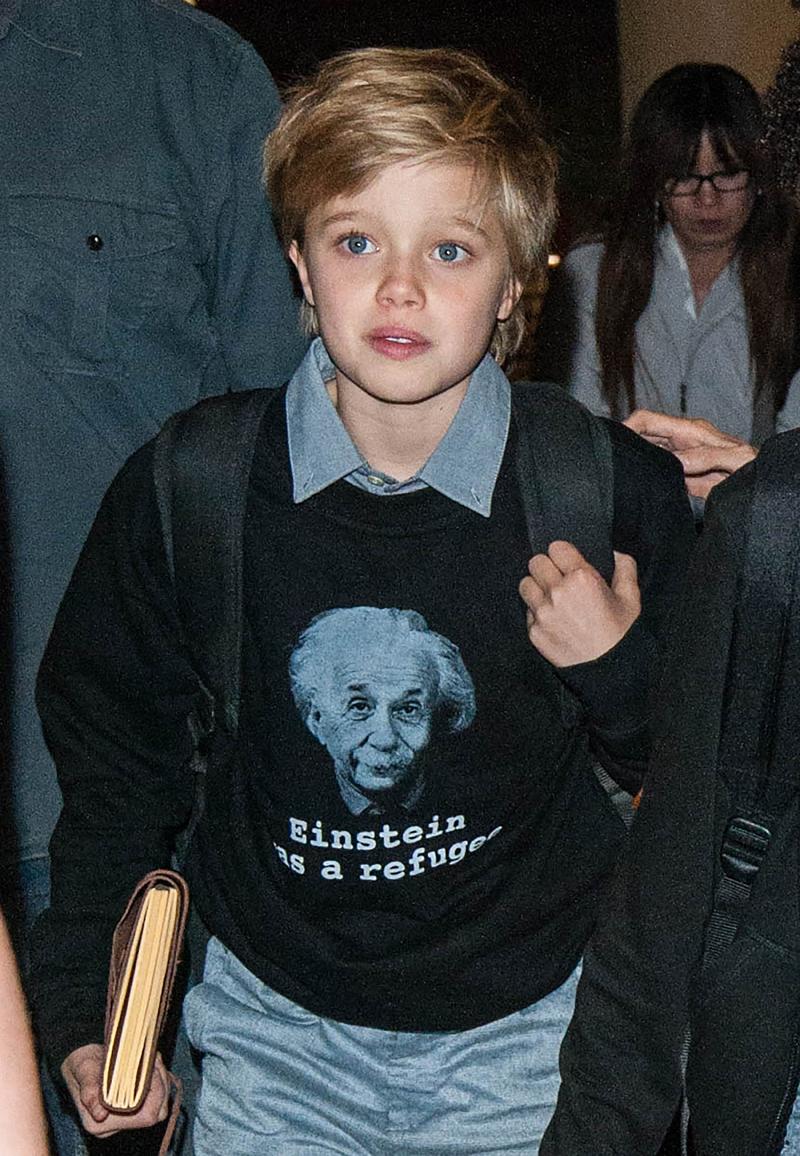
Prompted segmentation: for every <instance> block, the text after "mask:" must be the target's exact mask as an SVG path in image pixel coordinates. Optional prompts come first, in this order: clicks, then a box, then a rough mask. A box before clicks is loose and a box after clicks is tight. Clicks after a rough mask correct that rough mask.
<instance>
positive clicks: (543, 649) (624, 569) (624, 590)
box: [519, 542, 641, 667]
mask: <svg viewBox="0 0 800 1156" xmlns="http://www.w3.org/2000/svg"><path fill="white" fill-rule="evenodd" d="M614 563H615V565H614V576H613V578H612V579H611V585H610V586H609V585H608V583H607V582H606V581H605V580H604V579H603V578H602V577H601V576H600V574H598V572H597V571H596V570H595V568H594V566H590V565H589V563H588V562H587V561H586V559H585V558H584V556H583V554H581V552H580V551H579V550H577V549H576V548H575V546H573V545H572V544H571V543H570V542H552V543H551V545H550V549H549V550H548V551H547V553H546V554H536V555H535V556H534V557H533V558H531V560H530V562H529V563H528V572H529V577H527V578H523V579H522V581H521V582H520V585H519V592H520V596H521V597H522V600H523V602H524V603H525V605H526V606H527V608H528V613H527V623H528V637H529V638H530V640H531V642H532V643H533V645H534V646H535V647H536V649H537V650H538V651H539V653H540V654H541V655H542V656H543V657H544V658H546V659H547V661H548V662H552V664H553V666H557V667H558V666H575V665H576V664H577V663H579V662H591V661H592V659H595V658H599V657H600V655H601V654H605V653H606V651H607V650H611V648H612V647H613V646H616V645H617V643H618V642H619V640H620V639H621V638H622V636H623V635H624V634H625V633H626V632H627V631H628V630H629V628H630V627H631V625H632V624H633V623H634V622H635V621H636V619H637V618H638V617H639V613H640V611H641V597H640V594H639V583H638V581H637V578H636V562H635V561H634V559H633V558H632V557H631V556H630V554H619V553H617V551H616V550H615V551H614Z"/></svg>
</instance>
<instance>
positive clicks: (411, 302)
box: [377, 257, 425, 308]
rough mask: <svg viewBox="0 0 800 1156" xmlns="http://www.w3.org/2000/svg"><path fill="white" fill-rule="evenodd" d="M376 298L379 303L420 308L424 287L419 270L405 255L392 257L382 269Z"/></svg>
mask: <svg viewBox="0 0 800 1156" xmlns="http://www.w3.org/2000/svg"><path fill="white" fill-rule="evenodd" d="M377 298H378V301H379V302H380V304H381V305H389V306H394V307H396V308H400V307H411V308H420V307H421V306H422V305H424V304H425V289H424V287H423V284H422V277H421V274H420V270H419V269H418V268H417V266H416V264H415V262H414V261H412V260H411V259H410V258H407V257H392V258H390V259H389V262H388V264H387V266H386V268H385V270H384V274H383V277H382V278H381V282H380V285H379V286H378V292H377Z"/></svg>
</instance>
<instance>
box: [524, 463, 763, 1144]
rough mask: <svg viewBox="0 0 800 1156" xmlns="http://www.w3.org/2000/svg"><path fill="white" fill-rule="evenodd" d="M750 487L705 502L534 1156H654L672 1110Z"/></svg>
mask: <svg viewBox="0 0 800 1156" xmlns="http://www.w3.org/2000/svg"><path fill="white" fill-rule="evenodd" d="M747 484H748V483H747V482H744V483H742V482H738V481H737V487H736V489H735V490H734V492H733V493H732V495H731V496H732V498H733V500H732V501H726V503H725V509H724V512H723V511H722V510H720V511H719V513H717V512H716V509H715V505H714V503H713V502H712V503H711V504H710V511H709V518H708V521H707V525H706V529H705V531H704V534H703V536H702V538H701V540H700V543H699V544H698V547H697V550H696V553H695V555H694V558H693V560H692V565H691V567H690V570H689V574H688V579H687V587H686V593H685V597H684V601H683V605H682V607H681V610H680V613H679V615H678V617H677V621H676V628H675V632H674V637H673V641H672V645H671V648H670V655H669V659H668V662H667V665H666V670H665V676H664V683H663V713H662V711H660V712H659V722H658V724H657V728H656V729H657V739H656V744H655V750H654V755H653V761H652V764H651V767H650V770H649V773H648V777H647V781H646V784H645V789H644V795H643V798H642V803H641V806H640V809H639V813H638V817H637V819H636V822H635V823H634V825H633V830H632V833H631V836H630V839H629V841H628V845H627V848H626V851H625V853H624V855H623V858H622V860H621V862H620V864H619V866H618V869H617V874H616V876H615V879H614V884H613V888H612V891H611V894H610V897H609V900H608V902H607V904H606V905H605V907H604V909H603V910H602V912H601V914H600V918H599V922H598V926H597V929H596V931H595V934H594V936H593V938H592V940H591V942H590V944H589V947H588V949H587V951H586V955H585V958H584V967H583V975H582V978H581V982H580V985H579V988H578V996H577V1002H576V1008H575V1014H574V1017H573V1020H572V1023H571V1025H570V1027H569V1029H568V1031H567V1034H566V1036H565V1039H564V1043H563V1045H562V1050H561V1075H562V1086H561V1091H560V1093H559V1098H558V1104H557V1107H556V1112H555V1115H554V1117H553V1120H552V1122H551V1124H550V1127H549V1129H548V1131H547V1133H546V1135H545V1138H544V1140H543V1142H542V1146H541V1149H540V1151H541V1154H542V1156H632V1154H633V1153H635V1154H636V1156H646V1154H648V1153H649V1154H652V1156H655V1153H656V1152H657V1151H658V1149H659V1145H660V1142H661V1140H662V1138H663V1136H664V1134H665V1132H666V1130H667V1128H668V1126H669V1123H670V1121H671V1119H672V1116H673V1114H674V1111H675V1108H676V1106H677V1103H678V1099H679V1095H680V1087H681V1074H680V1055H681V1048H682V1045H683V1041H684V1037H685V1032H686V1028H687V1025H688V1019H689V1010H688V1009H689V993H690V984H691V982H692V978H693V975H694V974H695V971H696V968H697V966H698V963H699V960H700V956H701V951H702V939H703V926H704V923H705V920H706V918H707V914H708V911H709V909H710V905H711V901H712V895H713V868H714V854H713V847H714V845H715V843H714V840H715V831H714V813H715V806H714V802H715V791H716V790H717V783H716V774H715V771H716V736H717V733H718V725H717V720H718V718H719V716H720V712H721V699H722V693H723V691H722V688H723V686H724V682H725V671H726V666H727V653H728V645H729V639H730V633H731V629H732V620H733V612H734V605H735V597H736V586H737V579H738V570H739V563H740V558H741V551H742V545H741V542H742V536H743V529H744V524H745V520H746V503H745V502H743V501H742V496H743V495H744V492H745V487H746V485H747ZM730 485H731V483H728V486H730Z"/></svg>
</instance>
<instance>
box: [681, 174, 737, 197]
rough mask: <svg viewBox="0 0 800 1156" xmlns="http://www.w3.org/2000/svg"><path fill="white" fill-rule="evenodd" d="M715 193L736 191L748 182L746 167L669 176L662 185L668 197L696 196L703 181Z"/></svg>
mask: <svg viewBox="0 0 800 1156" xmlns="http://www.w3.org/2000/svg"><path fill="white" fill-rule="evenodd" d="M706 181H708V183H709V184H710V185H711V188H712V189H713V190H714V191H715V192H717V193H738V192H741V190H742V189H746V188H747V186H748V185H749V184H750V173H749V172H748V171H747V169H734V170H733V171H731V170H730V169H722V170H721V171H720V172H718V173H687V174H686V176H685V177H671V178H670V180H668V181H667V183H666V185H665V186H664V188H665V190H666V193H667V196H669V197H696V196H697V194H698V193H699V192H700V190H701V189H702V187H703V185H704V184H705V182H706Z"/></svg>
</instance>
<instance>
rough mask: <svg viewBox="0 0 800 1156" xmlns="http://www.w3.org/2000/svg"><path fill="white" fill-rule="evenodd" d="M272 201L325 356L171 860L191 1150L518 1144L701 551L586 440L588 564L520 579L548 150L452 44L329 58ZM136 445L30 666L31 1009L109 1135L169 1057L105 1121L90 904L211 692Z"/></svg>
mask: <svg viewBox="0 0 800 1156" xmlns="http://www.w3.org/2000/svg"><path fill="white" fill-rule="evenodd" d="M268 184H269V190H270V194H271V196H272V198H273V201H272V203H273V205H274V206H275V209H276V213H277V217H278V221H279V226H280V229H281V232H282V235H283V238H284V240H285V243H286V246H287V249H288V252H289V255H290V257H291V259H292V261H293V262H294V265H295V267H296V269H297V272H298V275H299V278H300V282H301V283H302V287H303V293H304V296H305V305H304V307H303V308H304V312H305V314H306V317H307V320H308V321H309V323H310V325H311V326H312V328H313V329H314V330H315V331H318V332H319V334H320V339H319V340H318V341H316V342H315V343H314V344H313V346H312V348H311V350H310V352H309V354H308V355H307V357H306V358H305V360H304V361H303V363H302V364H301V366H300V368H299V369H298V371H297V373H296V374H295V376H294V377H293V378H292V380H291V381H290V383H289V384H288V387H286V388H285V390H284V391H283V392H282V394H281V395H279V397H278V400H277V403H276V404H274V405H272V406H271V407H270V408H269V409H268V411H267V413H266V416H265V418H264V421H263V425H262V427H261V430H260V434H259V441H258V443H257V446H256V450H255V458H254V461H253V466H252V470H251V473H250V476H249V490H248V500H247V516H246V524H245V535H244V561H243V570H244V578H243V587H244V589H243V606H244V622H245V626H244V631H243V644H242V662H241V687H242V696H241V710H240V720H239V729H238V738H237V740H236V743H235V745H234V746H233V749H232V750H231V751H230V752H229V754H228V755H227V756H226V757H225V758H224V759H219V760H217V762H216V763H215V765H214V766H213V769H212V771H211V773H210V775H209V781H208V784H207V788H206V805H205V810H204V813H203V815H202V818H201V819H200V823H199V826H198V829H197V833H196V837H195V839H194V841H193V843H192V847H191V850H190V853H189V856H188V862H187V867H186V871H187V875H188V877H189V880H190V884H191V886H192V889H193V896H194V900H195V904H196V908H197V910H198V912H199V914H200V916H201V917H202V920H203V922H204V923H205V924H206V926H207V928H208V930H209V932H210V934H211V940H210V944H209V948H208V953H207V960H206V968H205V977H204V981H203V982H202V983H201V984H199V985H198V986H197V987H195V988H194V989H193V990H192V991H191V992H190V994H189V996H188V997H187V999H186V1002H185V1005H184V1011H185V1019H186V1025H187V1029H188V1034H189V1038H190V1040H191V1042H192V1044H193V1045H194V1047H195V1048H196V1049H197V1050H198V1051H199V1052H200V1053H202V1054H203V1057H204V1059H203V1085H202V1091H201V1094H200V1099H199V1104H198V1111H197V1120H196V1126H195V1134H194V1147H195V1152H196V1153H198V1154H199V1156H206V1154H208V1156H211V1154H214V1156H218V1154H219V1153H220V1152H223V1151H230V1152H232V1153H236V1156H247V1154H249V1153H252V1154H256V1153H258V1154H259V1156H260V1154H261V1153H263V1152H265V1151H275V1152H280V1153H281V1154H282V1156H301V1154H302V1156H307V1154H308V1153H311V1152H320V1153H322V1152H329V1153H333V1152H337V1153H348V1154H351V1153H352V1154H354V1153H361V1154H366V1153H377V1152H381V1153H396V1154H398V1156H399V1154H400V1153H402V1154H404V1156H406V1154H409V1153H429V1154H433V1153H436V1156H443V1154H445V1153H458V1154H459V1156H463V1154H465V1153H476V1154H477V1153H480V1154H482V1156H488V1154H490V1153H494V1152H531V1151H533V1150H535V1148H536V1146H537V1144H538V1141H539V1137H540V1136H541V1134H542V1132H543V1129H544V1127H545V1125H546V1122H547V1119H548V1117H549V1115H550V1112H551V1110H552V1107H553V1104H554V1102H555V1097H556V1093H557V1087H558V1072H557V1052H558V1046H559V1042H560V1039H561V1036H562V1033H563V1031H564V1029H565V1027H566V1024H567V1021H568V1019H569V1016H570V1013H571V1009H572V1000H573V992H574V987H575V983H576V969H577V967H578V963H579V959H580V956H581V952H582V950H583V945H584V943H585V942H586V940H587V938H588V936H589V932H590V930H591V926H592V923H593V920H594V912H595V908H596V904H597V899H598V895H599V892H600V890H601V887H602V885H603V882H604V880H605V878H606V876H607V874H608V871H609V869H610V866H611V864H612V862H613V860H614V857H615V854H616V851H617V849H618V846H619V842H620V838H621V835H622V823H621V822H620V820H619V818H618V816H617V815H616V813H615V812H614V810H613V808H612V806H611V805H610V803H609V801H608V798H607V796H606V794H605V793H604V791H603V790H602V788H601V787H600V786H599V784H598V781H597V778H596V777H595V774H594V772H593V763H594V761H595V759H600V760H602V761H603V763H604V765H605V766H606V767H607V768H610V769H611V770H613V772H614V773H615V774H616V775H617V777H618V778H620V779H621V780H622V781H623V782H624V783H625V784H626V785H627V786H629V787H630V788H632V789H635V788H636V786H637V784H638V778H639V773H640V770H641V766H642V763H643V759H644V757H645V754H646V746H647V743H646V732H647V722H648V710H647V697H648V688H649V684H650V681H651V678H652V675H653V671H654V667H655V666H656V665H657V663H658V654H659V641H660V637H661V635H662V633H663V631H664V627H665V619H666V616H667V613H668V609H669V606H670V603H671V602H672V599H673V595H674V593H675V591H676V587H677V584H678V582H679V578H680V575H681V573H682V570H683V566H684V561H685V556H686V552H687V550H688V548H689V544H690V542H691V540H692V529H691V519H690V517H689V514H688V508H687V506H686V503H685V498H684V496H683V492H682V485H681V478H680V471H679V469H678V467H677V465H676V463H674V462H673V461H672V460H671V459H670V458H669V457H668V456H667V455H666V454H663V453H662V452H661V451H659V450H655V449H653V448H652V447H650V446H648V445H647V444H646V443H644V442H640V441H639V439H637V438H635V437H634V436H633V435H632V434H630V433H629V432H628V431H626V430H623V429H621V428H614V429H612V430H611V433H610V438H611V444H612V450H613V466H614V502H615V518H614V546H615V548H616V549H617V551H618V553H617V555H616V571H615V574H614V576H613V579H612V581H611V583H610V584H607V583H606V582H605V581H604V580H603V579H602V578H601V577H600V575H599V574H598V573H597V571H596V570H594V569H593V568H592V567H591V566H590V565H589V564H588V563H587V562H586V561H585V560H584V559H583V557H582V556H581V554H580V553H579V552H578V550H577V549H576V548H575V547H574V546H573V545H571V544H570V543H568V542H566V541H556V542H553V543H552V545H551V546H550V549H549V551H548V552H547V553H544V552H542V553H540V554H538V555H537V556H535V557H534V558H533V559H531V561H530V565H528V561H529V557H530V554H531V545H530V537H529V531H528V528H527V527H526V522H525V518H524V516H523V509H522V504H521V498H520V492H519V483H518V482H517V478H516V474H515V470H514V464H515V455H516V447H517V440H518V430H517V428H516V423H515V421H514V420H513V418H512V391H511V389H510V387H509V383H508V381H507V379H506V378H505V376H504V375H503V373H502V371H501V370H500V368H499V366H498V364H497V361H496V360H495V359H494V358H493V357H492V356H491V355H490V353H489V352H488V350H489V348H490V346H491V349H492V350H493V352H494V354H495V355H496V356H497V357H499V358H501V359H502V358H505V357H508V356H509V355H510V354H511V353H513V351H514V349H515V348H516V346H517V344H518V342H519V340H520V338H521V333H522V326H523V323H522V319H521V317H520V315H519V313H518V312H517V308H516V307H517V303H518V301H519V298H520V294H521V292H522V289H523V287H524V286H525V284H526V283H527V282H528V281H529V280H530V279H531V277H532V276H533V275H535V274H536V273H537V271H538V270H539V269H540V267H541V265H542V262H543V261H544V259H545V257H546V253H547V242H548V238H549V235H550V229H551V224H552V219H553V213H554V193H553V188H554V161H553V156H552V153H551V151H550V149H549V148H548V146H547V145H546V144H545V142H544V141H543V139H542V136H541V133H540V130H539V126H538V124H537V122H536V120H535V118H534V117H533V115H532V113H531V111H530V109H529V108H528V106H527V104H526V102H525V101H524V100H523V98H522V97H521V96H520V95H519V94H517V93H515V92H514V91H512V90H511V89H509V88H508V87H507V86H506V85H505V84H503V83H502V82H500V81H499V80H497V79H496V78H495V77H493V76H492V75H491V73H489V72H488V71H487V70H486V68H485V67H484V66H483V65H482V64H481V63H480V62H479V61H477V60H475V59H474V58H472V57H469V56H464V55H462V54H460V53H457V52H452V51H443V50H430V51H416V50H413V51H412V50H398V49H371V50H366V51H361V52H354V53H348V54H345V55H344V56H342V57H340V58H338V59H335V60H332V61H330V62H328V63H326V64H324V65H323V66H322V68H321V70H320V73H319V75H318V76H317V77H316V78H315V79H314V80H313V81H312V82H310V83H309V84H307V85H305V86H304V87H302V88H300V89H299V90H298V91H297V92H296V93H295V94H294V97H293V99H292V100H291V101H290V103H289V105H288V107H287V109H286V111H285V113H284V116H283V118H282V120H281V122H280V124H279V126H278V128H277V130H276V131H275V133H274V134H273V136H272V137H271V138H270V141H269V161H268ZM265 384H273V383H265ZM573 404H574V403H571V402H569V401H568V400H565V401H564V405H565V406H572V405H573ZM593 420H594V419H592V418H590V417H587V418H586V421H587V422H589V423H591V422H592V421H593ZM151 459H152V449H151V448H146V449H145V450H144V451H142V452H141V453H140V454H138V455H136V456H135V457H134V458H133V459H131V461H130V462H129V464H128V466H127V467H126V469H125V470H124V471H123V472H122V474H121V475H120V477H119V478H118V480H117V482H116V483H115V485H114V486H113V487H112V489H111V491H110V492H109V495H108V497H107V499H106V501H105V503H104V506H103V508H102V511H101V513H100V515H99V517H98V520H97V523H96V525H95V527H94V530H93V532H92V535H91V537H90V540H89V542H88V543H87V546H86V548H85V552H84V555H83V558H82V560H81V563H80V565H79V567H78V569H77V571H76V574H75V577H74V580H73V583H72V586H71V588H70V591H69V593H68V595H67V597H66V599H65V601H64V603H63V606H62V609H61V611H60V614H59V618H58V621H57V625H56V627H55V631H54V633H53V636H52V639H51V642H50V646H49V649H48V654H47V658H46V660H45V663H44V665H43V668H42V673H41V682H40V701H41V709H42V714H43V718H44V721H45V727H46V731H47V734H48V736H49V741H50V743H51V745H52V748H53V750H54V752H55V755H56V760H57V763H58V765H59V768H60V774H61V782H62V786H63V790H64V799H65V804H64V813H63V816H62V819H61V823H60V826H59V829H58V832H57V835H56V837H55V840H54V847H53V851H54V856H55V862H56V868H55V892H54V894H55V898H54V904H53V908H52V909H51V911H50V913H49V915H48V916H47V917H46V918H45V921H44V922H43V925H42V926H41V933H40V940H39V963H38V969H37V974H38V992H39V1010H40V1015H41V1019H42V1024H43V1031H44V1033H45V1036H46V1038H47V1041H48V1048H49V1051H50V1054H51V1056H52V1057H53V1058H54V1059H55V1060H56V1061H57V1062H59V1063H61V1062H62V1061H63V1066H62V1071H63V1073H64V1077H65V1079H66V1082H67V1085H68V1087H69V1089H70V1091H71V1092H72V1095H73V1097H74V1099H75V1102H76V1104H77V1106H78V1109H79V1111H80V1113H81V1117H82V1119H83V1122H84V1124H85V1126H86V1127H87V1128H88V1129H89V1130H90V1131H91V1132H94V1133H96V1134H98V1135H100V1134H108V1133H109V1132H112V1131H115V1130H118V1129H122V1128H135V1127H141V1126H143V1125H145V1124H149V1123H151V1122H153V1121H154V1120H155V1119H156V1118H157V1117H159V1116H163V1114H164V1111H165V1103H164V1091H163V1082H162V1078H161V1075H160V1072H157V1073H156V1077H155V1079H154V1084H153V1087H152V1090H151V1096H150V1098H149V1100H148V1102H147V1103H146V1104H145V1107H144V1108H143V1109H142V1111H141V1112H140V1113H138V1114H137V1115H135V1116H132V1117H123V1116H110V1115H108V1113H106V1112H105V1111H104V1110H103V1109H102V1108H101V1107H100V1106H99V1103H98V1098H97V1083H98V1073H99V1069H100V1063H101V1056H102V1051H101V1047H100V1044H99V1042H98V1041H99V1040H100V1038H101V1025H100V1015H101V1011H102V1003H103V983H104V969H105V966H106V961H107V956H108V940H109V935H110V930H111V927H112V924H113V922H114V918H115V915H116V913H117V912H118V911H119V910H121V907H122V905H123V902H124V898H125V893H126V891H127V890H129V888H130V886H131V885H132V884H133V882H134V881H135V879H136V878H137V877H138V876H139V875H141V874H142V873H143V872H144V871H145V870H146V869H147V868H149V867H152V866H155V865H156V864H157V863H165V862H167V861H168V859H169V855H170V850H171V845H172V837H173V835H174V832H175V831H176V830H178V829H179V828H180V827H181V826H182V825H183V824H185V823H186V821H187V819H188V816H189V811H190V807H191V790H190V788H189V786H188V783H187V776H186V773H185V771H184V770H183V769H182V768H183V765H184V763H185V762H186V759H187V756H188V754H189V753H190V740H189V738H188V736H187V733H186V726H185V723H186V716H187V712H188V710H189V708H190V707H191V705H192V703H193V702H194V701H196V699H197V698H198V684H197V677H196V675H195V674H194V671H193V670H192V667H191V665H190V663H189V661H188V658H187V647H186V645H185V643H184V641H183V639H182V637H181V625H180V622H179V617H178V610H177V604H176V599H175V591H174V589H173V588H172V587H171V584H170V578H169V573H168V569H167V563H166V560H165V554H164V545H163V540H162V536H161V530H160V526H159V520H158V513H157V510H156V505H155V499H154V495H153V479H152V460H151ZM547 545H548V542H547V540H545V541H544V542H543V548H546V547H547ZM637 564H638V570H639V575H640V581H641V594H640V590H639V585H638V583H637V577H636V567H637ZM526 571H527V573H526ZM523 575H525V577H524V578H523ZM521 578H523V581H522V584H521V593H522V597H523V599H524V601H520V599H519V597H518V593H517V586H518V584H519V582H520V579H521ZM526 619H527V630H526ZM531 644H533V645H531ZM565 699H569V704H570V706H572V705H573V704H574V702H575V700H577V702H578V703H579V712H577V713H576V712H575V711H574V710H568V709H565ZM578 715H579V716H580V717H579V721H577V722H576V718H577V717H578ZM54 960H58V961H59V962H58V966H56V965H55V964H54V963H53V961H54ZM65 1057H66V1059H65Z"/></svg>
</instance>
